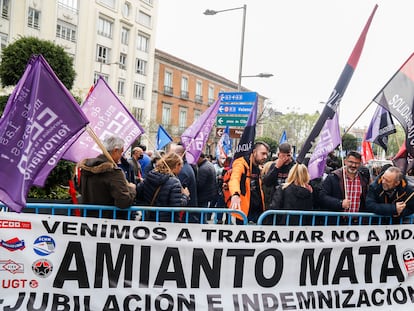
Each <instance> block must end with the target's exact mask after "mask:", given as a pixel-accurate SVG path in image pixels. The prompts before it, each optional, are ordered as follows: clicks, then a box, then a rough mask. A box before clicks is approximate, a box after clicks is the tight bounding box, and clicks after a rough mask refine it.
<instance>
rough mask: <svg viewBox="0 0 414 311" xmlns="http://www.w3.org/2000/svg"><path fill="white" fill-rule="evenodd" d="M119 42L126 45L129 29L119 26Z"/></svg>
mask: <svg viewBox="0 0 414 311" xmlns="http://www.w3.org/2000/svg"><path fill="white" fill-rule="evenodd" d="M121 43H122V44H124V45H128V43H129V29H128V28H125V27H122V28H121Z"/></svg>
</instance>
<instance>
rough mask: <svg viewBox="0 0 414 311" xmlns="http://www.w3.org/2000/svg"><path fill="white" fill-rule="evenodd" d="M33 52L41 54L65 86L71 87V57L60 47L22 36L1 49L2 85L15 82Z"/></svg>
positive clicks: (0, 72) (73, 77) (73, 74)
mask: <svg viewBox="0 0 414 311" xmlns="http://www.w3.org/2000/svg"><path fill="white" fill-rule="evenodd" d="M33 54H42V55H43V57H44V58H45V59H46V60H47V62H48V63H49V65H50V66H51V67H52V69H53V71H54V72H55V73H56V75H57V77H58V78H59V80H60V81H61V82H62V83H63V84H64V85H65V86H66V88H67V89H68V90H70V89H71V88H72V86H73V81H74V80H75V76H76V72H75V70H74V69H73V60H72V58H71V57H70V56H69V55H68V54H67V53H66V52H65V50H64V49H63V48H62V47H60V46H58V45H56V44H54V43H53V42H51V41H47V40H41V39H38V38H35V37H22V38H20V39H18V40H16V41H15V42H13V43H11V44H9V45H8V46H6V47H5V48H3V49H2V55H1V63H0V79H1V82H2V85H3V86H9V85H16V84H17V82H18V81H19V80H20V78H21V76H22V75H23V72H24V70H25V68H26V65H27V62H28V61H29V59H30V57H31V56H32V55H33Z"/></svg>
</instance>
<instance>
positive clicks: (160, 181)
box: [137, 152, 190, 222]
mask: <svg viewBox="0 0 414 311" xmlns="http://www.w3.org/2000/svg"><path fill="white" fill-rule="evenodd" d="M182 167H183V159H182V158H181V157H180V156H179V155H178V154H176V153H174V152H170V153H168V154H166V155H165V156H163V157H162V158H161V160H159V161H158V162H157V165H156V166H155V168H154V169H153V170H152V171H150V172H149V173H148V175H147V176H146V177H145V179H144V181H143V182H142V183H140V184H138V186H137V201H138V202H140V203H142V204H143V205H150V206H162V207H173V206H187V203H188V201H189V195H190V194H189V191H188V189H187V188H183V187H182V185H181V182H180V180H179V179H178V178H177V175H178V174H179V173H180V171H181V168H182ZM149 218H150V219H148V218H147V219H146V220H154V219H155V217H154V215H150V216H149ZM172 220H173V221H174V222H178V220H179V212H178V211H177V212H175V213H174V215H171V212H160V213H159V221H165V222H170V221H172Z"/></svg>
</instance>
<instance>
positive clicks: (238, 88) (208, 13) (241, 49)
mask: <svg viewBox="0 0 414 311" xmlns="http://www.w3.org/2000/svg"><path fill="white" fill-rule="evenodd" d="M241 9H243V24H242V33H241V45H240V61H239V76H238V82H237V90H238V91H239V92H240V91H241V79H242V70H243V49H244V32H245V29H246V9H247V5H243V6H242V7H238V8H231V9H224V10H220V11H215V10H208V9H207V10H205V11H204V15H215V14H217V13H221V12H227V11H233V10H241Z"/></svg>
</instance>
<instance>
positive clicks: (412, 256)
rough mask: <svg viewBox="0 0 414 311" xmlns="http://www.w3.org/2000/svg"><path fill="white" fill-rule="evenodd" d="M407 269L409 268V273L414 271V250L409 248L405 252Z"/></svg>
mask: <svg viewBox="0 0 414 311" xmlns="http://www.w3.org/2000/svg"><path fill="white" fill-rule="evenodd" d="M403 258H404V265H405V269H407V272H408V275H411V274H413V273H414V251H413V250H412V249H407V250H405V251H404V253H403Z"/></svg>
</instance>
